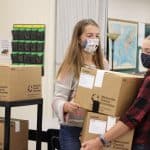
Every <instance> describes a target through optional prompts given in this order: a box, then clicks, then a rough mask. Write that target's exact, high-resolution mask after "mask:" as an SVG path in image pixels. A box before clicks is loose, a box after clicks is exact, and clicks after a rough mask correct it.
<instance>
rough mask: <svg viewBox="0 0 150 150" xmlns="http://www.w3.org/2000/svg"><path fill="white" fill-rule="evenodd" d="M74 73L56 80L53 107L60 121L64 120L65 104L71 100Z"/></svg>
mask: <svg viewBox="0 0 150 150" xmlns="http://www.w3.org/2000/svg"><path fill="white" fill-rule="evenodd" d="M72 82H73V75H68V76H66V77H64V78H63V79H59V80H56V83H55V92H54V97H53V102H52V108H53V110H54V112H55V114H56V115H57V117H58V119H59V121H60V122H64V112H63V106H64V104H65V102H66V101H68V100H69V97H70V94H71V90H72Z"/></svg>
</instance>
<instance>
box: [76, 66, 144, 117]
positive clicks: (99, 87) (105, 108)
mask: <svg viewBox="0 0 150 150" xmlns="http://www.w3.org/2000/svg"><path fill="white" fill-rule="evenodd" d="M142 81H143V77H142V76H137V75H131V74H126V73H120V72H114V71H104V70H96V69H91V68H82V69H81V73H80V78H79V84H78V88H77V93H76V96H75V100H74V102H76V103H78V104H79V105H80V106H81V107H83V108H85V109H87V110H90V111H91V110H92V106H93V99H96V100H97V101H99V102H100V106H99V110H98V112H100V113H103V114H108V115H112V116H121V115H122V114H123V113H124V112H125V111H126V110H127V108H128V107H129V106H130V105H131V103H132V101H133V100H134V99H135V97H136V95H137V92H138V90H139V88H140V86H141V83H142Z"/></svg>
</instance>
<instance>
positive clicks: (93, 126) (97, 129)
mask: <svg viewBox="0 0 150 150" xmlns="http://www.w3.org/2000/svg"><path fill="white" fill-rule="evenodd" d="M105 130H106V121H102V120H95V119H90V124H89V133H94V134H104V133H105Z"/></svg>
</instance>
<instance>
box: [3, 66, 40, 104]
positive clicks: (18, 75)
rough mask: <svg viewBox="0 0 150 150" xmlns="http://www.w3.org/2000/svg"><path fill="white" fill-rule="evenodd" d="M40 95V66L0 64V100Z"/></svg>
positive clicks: (29, 97)
mask: <svg viewBox="0 0 150 150" xmlns="http://www.w3.org/2000/svg"><path fill="white" fill-rule="evenodd" d="M41 97H42V95H41V67H40V66H0V101H17V100H29V99H36V98H41Z"/></svg>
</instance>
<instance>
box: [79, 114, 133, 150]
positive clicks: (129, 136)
mask: <svg viewBox="0 0 150 150" xmlns="http://www.w3.org/2000/svg"><path fill="white" fill-rule="evenodd" d="M117 120H118V118H117V117H112V116H107V115H102V114H98V113H93V112H88V113H87V116H86V118H85V120H84V124H83V130H82V133H81V135H82V136H81V142H83V141H86V140H90V139H92V138H95V137H96V136H98V135H99V134H104V133H105V132H106V131H107V130H109V129H110V128H111V127H113V126H114V125H115V123H116V121H117ZM133 135H134V130H131V131H129V132H127V133H126V134H125V135H123V136H121V137H119V138H117V139H116V140H114V141H113V142H112V143H111V146H110V147H108V148H104V150H131V147H132V140H133Z"/></svg>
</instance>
